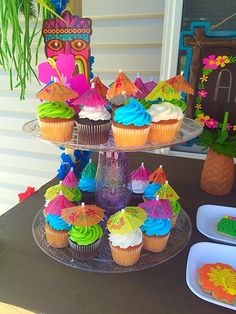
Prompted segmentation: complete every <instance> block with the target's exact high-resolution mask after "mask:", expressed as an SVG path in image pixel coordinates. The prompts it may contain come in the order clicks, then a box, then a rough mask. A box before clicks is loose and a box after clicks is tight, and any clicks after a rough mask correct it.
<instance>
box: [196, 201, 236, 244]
mask: <svg viewBox="0 0 236 314" xmlns="http://www.w3.org/2000/svg"><path fill="white" fill-rule="evenodd" d="M224 216H236V208H235V207H227V206H218V205H203V206H200V207H199V208H198V211H197V219H196V223H197V228H198V230H199V231H200V232H201V233H202V234H204V235H205V236H207V237H208V238H210V239H213V240H215V241H218V242H224V243H229V244H233V245H236V238H235V239H234V238H232V237H230V236H227V235H223V234H220V233H218V232H217V231H216V225H217V222H218V221H219V220H220V219H221V218H223V217H224Z"/></svg>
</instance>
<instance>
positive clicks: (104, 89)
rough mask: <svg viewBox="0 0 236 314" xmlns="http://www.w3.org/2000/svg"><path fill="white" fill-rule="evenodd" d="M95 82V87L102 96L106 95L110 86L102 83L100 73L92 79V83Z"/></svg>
mask: <svg viewBox="0 0 236 314" xmlns="http://www.w3.org/2000/svg"><path fill="white" fill-rule="evenodd" d="M92 83H94V84H95V89H96V90H97V91H98V92H99V94H101V95H102V97H104V98H105V97H106V94H107V90H108V87H107V86H106V85H104V84H103V83H102V81H101V80H100V77H99V76H98V75H96V76H95V78H94V79H93V80H92V82H91V84H92Z"/></svg>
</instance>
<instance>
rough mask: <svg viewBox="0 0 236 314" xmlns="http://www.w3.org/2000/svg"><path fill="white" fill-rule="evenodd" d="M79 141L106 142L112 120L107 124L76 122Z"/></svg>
mask: <svg viewBox="0 0 236 314" xmlns="http://www.w3.org/2000/svg"><path fill="white" fill-rule="evenodd" d="M76 126H77V129H78V136H79V142H80V143H81V144H89V145H96V144H105V143H106V142H107V141H108V139H109V132H110V128H111V122H108V123H106V124H92V125H85V124H79V123H78V122H76Z"/></svg>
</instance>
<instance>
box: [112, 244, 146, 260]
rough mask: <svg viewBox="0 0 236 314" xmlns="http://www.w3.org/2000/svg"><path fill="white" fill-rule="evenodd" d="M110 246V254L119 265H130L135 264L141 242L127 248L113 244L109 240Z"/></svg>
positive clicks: (139, 252)
mask: <svg viewBox="0 0 236 314" xmlns="http://www.w3.org/2000/svg"><path fill="white" fill-rule="evenodd" d="M109 245H110V248H111V254H112V258H113V260H114V262H115V263H116V264H118V265H120V266H132V265H134V264H136V263H137V262H138V260H139V257H140V254H141V249H142V246H143V244H142V243H141V244H140V245H136V246H134V247H128V248H127V249H122V248H120V247H118V246H113V245H112V244H111V242H110V241H109Z"/></svg>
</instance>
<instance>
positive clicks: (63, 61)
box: [38, 54, 90, 95]
mask: <svg viewBox="0 0 236 314" xmlns="http://www.w3.org/2000/svg"><path fill="white" fill-rule="evenodd" d="M56 66H57V69H58V71H59V72H60V74H61V76H62V79H63V83H65V85H66V86H68V87H70V88H71V89H73V90H74V91H75V92H77V93H78V94H79V95H83V94H84V93H85V92H87V91H88V90H89V88H90V86H89V84H88V82H87V79H86V77H85V75H84V74H77V75H75V76H73V73H74V69H75V58H74V56H73V55H72V54H59V55H58V58H57V60H56ZM38 72H39V74H38V77H39V80H40V81H41V82H42V83H45V84H48V83H49V82H50V81H51V78H52V77H53V78H54V81H60V79H59V77H58V74H57V72H56V70H54V69H53V68H52V66H51V65H50V64H49V63H48V62H42V63H40V64H39V65H38Z"/></svg>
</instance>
